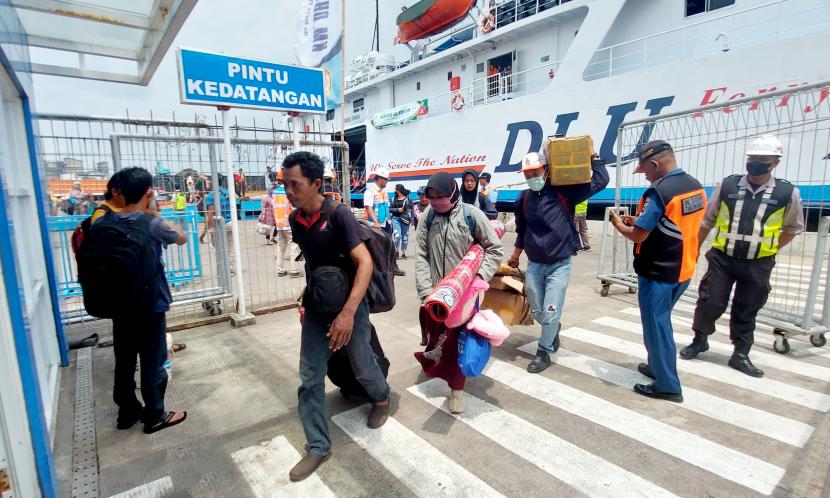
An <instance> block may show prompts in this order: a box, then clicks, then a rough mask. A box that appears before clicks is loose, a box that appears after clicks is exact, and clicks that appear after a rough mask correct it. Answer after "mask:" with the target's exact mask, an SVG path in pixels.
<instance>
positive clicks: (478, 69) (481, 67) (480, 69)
mask: <svg viewBox="0 0 830 498" xmlns="http://www.w3.org/2000/svg"><path fill="white" fill-rule="evenodd" d="M476 72H477V73H483V72H484V63H483V62H479V63H478V64H476Z"/></svg>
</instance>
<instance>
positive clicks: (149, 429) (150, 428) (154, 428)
mask: <svg viewBox="0 0 830 498" xmlns="http://www.w3.org/2000/svg"><path fill="white" fill-rule="evenodd" d="M175 416H176V412H167V413H165V414H164V417H162V418H161V421H160V422H159V423H157V424H155V425H145V426H144V434H153V433H154V432H158V431H160V430H163V429H167V428H168V427H173V426H174V425H179V424H181V423H182V422H184V421H185V420H187V412H186V411H185V412H182V418H180V419H179V420H176V421H175V422H173V421H172V420H173V417H175Z"/></svg>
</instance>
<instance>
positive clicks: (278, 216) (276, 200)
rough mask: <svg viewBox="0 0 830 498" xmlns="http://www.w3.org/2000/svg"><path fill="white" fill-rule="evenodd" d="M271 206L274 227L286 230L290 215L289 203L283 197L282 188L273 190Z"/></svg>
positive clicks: (283, 190) (286, 198)
mask: <svg viewBox="0 0 830 498" xmlns="http://www.w3.org/2000/svg"><path fill="white" fill-rule="evenodd" d="M271 206H272V207H273V208H274V226H275V227H277V228H282V229H286V228H288V215H289V214H291V209H292V208H291V203H290V202H288V197H287V196H286V195H285V188H284V187H277V188H275V189H274V194H273V195H272V196H271Z"/></svg>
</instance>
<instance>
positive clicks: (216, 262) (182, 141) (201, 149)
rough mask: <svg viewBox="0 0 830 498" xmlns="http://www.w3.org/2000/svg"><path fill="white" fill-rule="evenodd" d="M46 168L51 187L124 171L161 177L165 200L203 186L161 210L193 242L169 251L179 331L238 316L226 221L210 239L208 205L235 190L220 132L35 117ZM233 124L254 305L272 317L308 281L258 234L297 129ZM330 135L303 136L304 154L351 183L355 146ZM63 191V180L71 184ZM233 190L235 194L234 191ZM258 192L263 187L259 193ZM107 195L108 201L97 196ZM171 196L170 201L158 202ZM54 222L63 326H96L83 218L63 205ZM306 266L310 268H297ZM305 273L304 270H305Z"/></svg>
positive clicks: (172, 315) (199, 124)
mask: <svg viewBox="0 0 830 498" xmlns="http://www.w3.org/2000/svg"><path fill="white" fill-rule="evenodd" d="M36 120H37V125H38V127H37V129H38V130H39V132H40V133H39V135H38V141H39V144H38V145H39V149H40V154H41V160H42V164H43V167H44V169H45V173H46V174H45V175H44V176H45V178H46V183H47V189H48V187H49V183H50V180H56V179H67V178H68V179H80V178H90V177H99V178H108V177H109V176H110V175H111V174H112V173H113V172H114V171H117V170H119V169H122V168H125V167H130V166H139V167H143V168H145V169H147V170H148V171H150V172H151V173H154V181H155V184H156V185H157V192H160V191H163V190H165V186H168V185H170V186H173V187H174V188H181V189H182V190H183V191H184V190H186V178H187V176H193V177H194V178H198V179H200V180H201V182H204V190H203V191H201V192H198V193H197V197H198V198H199V200H200V202H194V203H189V204H188V206H187V209H186V211H185V212H174V211H172V210H171V209H162V216H163V217H164V218H165V219H168V220H170V221H173V222H174V223H179V224H182V225H183V226H184V227H185V231H186V234H187V237H188V243H187V245H185V246H181V247H178V246H171V247H169V248H167V250H166V251H165V256H164V258H165V266H166V271H167V276H168V280H169V283H170V285H171V287H172V289H173V298H174V307H173V309H171V311H170V312H169V313H168V323H169V324H170V325H171V326H183V325H187V324H189V323H198V322H201V321H202V320H209V319H211V318H210V317H214V316H216V315H227V314H229V313H232V312H233V311H234V310H235V307H236V302H235V300H234V299H233V296H235V295H236V290H237V286H236V282H235V280H234V279H232V278H231V273H230V270H231V268H230V266H231V265H230V259H229V257H230V254H229V251H228V248H229V247H231V246H232V245H231V244H229V240H230V238H229V237H225V236H222V235H223V234H225V233H226V227H225V223H224V222H223V220H222V219H221V217H220V216H218V213H217V216H216V218H215V219H214V220H213V226H215V227H216V228H215V230H213V232H212V233H213V234H214V235H215V236H212V235H211V233H210V232H208V231H207V223H206V220H204V218H203V216H204V214H205V205H204V204H203V202H201V201H203V200H204V199H207V198H209V197H210V198H212V199H213V202H214V205H218V204H219V203H218V198H217V197H215V196H216V195H217V192H218V187H219V185H220V184H224V183H226V182H227V179H226V178H225V177H224V175H222V174H221V172H225V171H227V169H226V167H225V162H224V157H225V154H224V145H223V143H222V139H221V138H220V133H219V132H218V126H217V124H216V123H215V122H214V124H213V125H208V124H206V121H207V119H205V118H204V117H202V118H199V119H197V120H195V121H194V122H189V123H188V122H184V123H182V122H176V121H156V120H142V119H132V118H124V119H121V118H95V117H82V116H58V115H38V116H36ZM270 124H271V127H267V128H266V127H262V126H261V125H260V126H258V125H257V124H256V123H255V122H253V123H251V124H249V125H240V124H239V122H237V123H235V124H234V126H233V127H232V133H233V135H234V136H233V137H232V139H231V146H232V148H233V150H232V157H233V161H234V167H235V168H234V169H237V168H236V166H237V165H241V166H242V167H243V168H244V171H245V173H246V176H247V177H248V179H249V182H248V183H249V185H250V186H253V187H254V188H256V190H257V191H256V192H253V193H254V194H255V195H251V194H252V192H251V191H250V190H249V191H247V192H245V196H244V197H243V198H242V199H240V200H239V201H238V208H239V212H240V218H241V219H240V220H239V221H238V223H237V226H238V228H239V231H240V241H241V248H242V254H241V256H242V264H241V265H240V264H239V262H236V263H237V265H236V266H237V268H236V270H238V271H241V272H242V276H243V285H244V286H245V295H246V301H245V303H246V307H247V308H248V309H249V310H253V311H255V312H256V311H264V310H268V309H274V308H278V307H282V306H287V305H291V304H293V303H295V302H296V298H297V296H298V294H299V292H300V290H301V289H302V287H303V286H304V285H305V279H303V278H290V277H289V276H280V275H278V272H277V261H276V253H277V246H275V245H269V244H268V240H267V239H266V238H265V237H264V236H262V235H260V234H258V233H256V224H257V217H258V215H259V211H260V209H261V202H262V197H263V194H264V192H262V191H261V189H262V188H263V187H264V186H265V176H264V175H265V173H266V166H272V167H274V171H278V170H279V168H280V167H281V164H282V159H283V158H284V157H285V156H286V155H287V154H289V153H291V152H293V151H294V150H295V148H294V145H293V138H294V134H293V132H292V130H280V129H277V128H276V127H275V126H274V123H273V122H271V123H270ZM331 136H332V133H331V132H322V131H320V130H319V129H318V127H317V126H312V127H311V129H310V130H309V131H308V132H307V133H306V132H303V133H300V137H299V138H300V139H301V140H300V148H301V149H302V150H309V151H312V152H315V153H317V154H318V155H320V156H321V157H324V158H327V159H328V161H330V164H332V165H333V166H334V168H335V170H336V171H337V172H338V177H339V179H345V178H348V174H347V173H348V170H347V169H344V168H343V164H344V163H347V161H348V146H347V145H346V144H345V143H341V142H336V141H331V140H329V138H330V137H331ZM63 183H65V182H63ZM232 183H233V182H231V188H233V185H232ZM257 187H258V188H257ZM99 194H100V193H99ZM160 197H161V198H164V197H163V196H160ZM53 214H55V215H56V216H55V217H53V218H52V219H51V220H50V229H52V230H53V231H52V244H53V251H54V252H55V254H56V255H59V257H57V258H56V259H57V263H56V264H57V265H58V268H57V272H56V274H57V275H58V278H59V280H60V281H59V282H58V285H59V288H60V292H61V299H62V301H63V302H62V306H63V307H62V310H63V318H64V321H65V322H66V323H67V324H68V325H69V326H82V325H79V324H80V323H81V322H88V321H91V320H92V318H91V317H89V316H88V315H86V313H85V311H84V310H83V303H82V297H81V296H80V287H79V285H78V284H77V279H76V277H75V273H74V271H75V270H74V268H75V266H74V255H73V254H72V252H71V249H70V247H69V237H70V235H71V231H72V230H74V228H75V227H76V226H77V224H78V223H80V221H81V220H83V219H84V218H85V216H71V217H68V216H61V214H62V213H60V210H59V203H55V206H54V207H53ZM299 265H302V263H299ZM300 269H302V266H300Z"/></svg>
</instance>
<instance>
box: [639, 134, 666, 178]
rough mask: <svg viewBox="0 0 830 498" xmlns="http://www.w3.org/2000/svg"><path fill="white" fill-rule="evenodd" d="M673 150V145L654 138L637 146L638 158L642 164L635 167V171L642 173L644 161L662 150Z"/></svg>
mask: <svg viewBox="0 0 830 498" xmlns="http://www.w3.org/2000/svg"><path fill="white" fill-rule="evenodd" d="M667 150H672V148H671V145H669V143H668V142H666V141H664V140H652V141H651V142H647V143H645V144H643V145H641V146H639V147H638V148H637V158H638V160H639V162H640V164H638V165H637V167H636V168H634V173H640V169H641V167H642V166H641V165H642V163H643V161H645V160H647V159H650V158H652V157H654V156H656V155H657V154H659V153H661V152H665V151H667Z"/></svg>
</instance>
